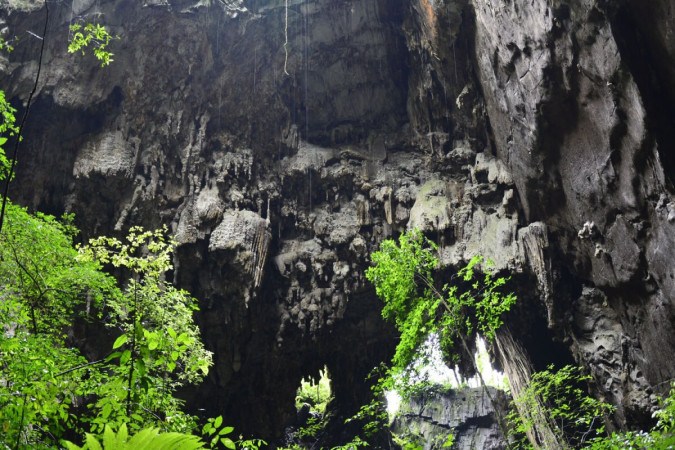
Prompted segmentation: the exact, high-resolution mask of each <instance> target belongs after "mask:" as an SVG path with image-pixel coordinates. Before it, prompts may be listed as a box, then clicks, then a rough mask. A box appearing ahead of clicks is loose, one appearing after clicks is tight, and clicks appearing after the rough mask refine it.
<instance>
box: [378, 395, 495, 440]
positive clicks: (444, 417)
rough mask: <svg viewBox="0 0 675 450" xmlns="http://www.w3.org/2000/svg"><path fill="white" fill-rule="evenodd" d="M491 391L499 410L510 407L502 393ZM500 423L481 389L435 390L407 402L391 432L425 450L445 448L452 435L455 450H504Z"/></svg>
mask: <svg viewBox="0 0 675 450" xmlns="http://www.w3.org/2000/svg"><path fill="white" fill-rule="evenodd" d="M488 389H489V390H490V396H492V398H493V399H495V401H496V404H497V405H498V406H499V407H500V408H501V407H505V406H506V405H507V397H506V395H505V394H504V393H503V392H501V391H498V390H497V389H495V388H491V387H490V388H488ZM504 411H505V410H504ZM504 411H501V414H503V413H504ZM497 423H498V422H497V419H496V416H495V411H494V407H493V405H492V403H491V402H490V400H489V396H488V395H486V393H485V391H484V390H483V389H482V388H469V387H464V388H458V389H444V388H442V387H436V388H431V389H429V390H427V391H426V392H423V393H419V394H415V395H413V396H412V397H411V398H410V399H409V400H407V401H404V402H403V403H402V405H401V409H400V410H399V412H398V413H397V414H396V417H395V419H394V421H393V423H392V426H391V428H392V431H393V432H394V433H399V434H400V435H401V436H402V437H404V438H405V439H407V440H409V441H412V442H417V443H419V444H420V445H422V448H424V450H436V449H441V448H444V447H443V444H445V443H446V440H447V437H448V435H449V434H452V435H453V436H454V441H453V442H454V445H453V447H452V448H457V449H461V450H473V449H483V450H501V449H505V448H507V446H506V442H505V441H504V438H503V436H502V433H501V432H500V431H499V426H498V424H497ZM445 448H447V447H445Z"/></svg>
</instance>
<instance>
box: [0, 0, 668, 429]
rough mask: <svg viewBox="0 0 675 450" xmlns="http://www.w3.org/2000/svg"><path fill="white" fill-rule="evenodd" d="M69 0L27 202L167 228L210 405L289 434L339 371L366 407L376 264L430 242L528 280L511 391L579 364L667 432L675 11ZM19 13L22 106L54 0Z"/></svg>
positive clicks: (629, 410) (427, 0)
mask: <svg viewBox="0 0 675 450" xmlns="http://www.w3.org/2000/svg"><path fill="white" fill-rule="evenodd" d="M47 5H48V7H49V22H48V27H47V28H48V33H47V35H46V36H45V39H46V41H45V43H46V46H45V54H44V58H43V63H42V75H41V78H40V82H39V85H38V91H37V93H36V96H35V98H34V103H33V105H32V107H31V110H30V119H29V124H28V128H27V130H26V133H25V140H24V143H23V145H22V150H21V154H20V155H19V166H18V173H17V178H16V180H15V181H14V183H13V185H12V189H11V197H12V198H13V199H14V200H15V201H18V202H20V203H23V204H26V205H28V206H30V207H31V208H35V209H40V210H43V211H47V212H52V213H60V212H62V211H71V212H74V213H75V214H76V217H77V224H78V225H79V226H80V227H81V228H82V230H83V232H84V235H85V236H92V235H96V234H103V233H115V232H118V231H121V230H124V229H126V228H128V227H129V226H131V225H143V226H146V227H157V226H159V225H160V224H168V225H169V226H170V228H171V230H172V231H173V232H174V233H175V235H176V239H177V240H178V242H179V243H180V247H179V250H178V254H177V256H176V271H175V274H174V278H175V281H176V283H177V284H178V285H179V286H180V287H183V288H186V289H189V290H190V291H191V292H192V293H193V294H194V295H195V296H197V297H198V298H199V299H200V301H201V311H200V313H199V321H200V325H201V327H202V330H203V333H204V338H205V341H206V343H207V345H208V346H209V348H210V349H212V350H213V351H214V352H215V368H214V370H213V371H212V374H211V375H210V377H209V380H208V382H207V383H205V384H204V385H203V386H201V387H199V388H198V389H196V390H195V391H193V392H186V393H185V395H186V396H188V397H189V398H190V404H191V405H192V406H193V407H195V408H207V409H209V411H208V412H209V413H224V414H225V415H227V416H228V417H230V418H231V421H232V423H233V424H234V425H236V426H238V427H239V428H240V429H242V430H243V431H249V432H255V433H256V434H257V435H261V436H264V437H272V438H273V437H279V436H280V433H281V431H282V429H283V427H284V426H285V425H286V424H288V423H290V422H291V421H292V417H293V415H294V407H293V397H294V394H295V389H296V388H297V386H298V384H299V380H300V378H301V377H302V376H304V375H309V374H318V371H319V369H320V368H322V367H323V366H324V364H325V365H327V367H328V369H329V371H330V373H331V376H332V379H333V381H334V386H333V389H334V392H335V395H336V403H335V408H336V410H337V411H339V412H340V414H343V415H348V414H351V413H352V412H353V411H354V409H355V408H356V407H357V405H358V404H359V401H360V400H361V399H362V398H363V396H364V395H365V393H367V389H368V388H367V386H366V385H365V383H364V382H363V379H364V377H365V375H366V374H367V373H368V371H369V370H370V368H372V367H373V365H375V364H376V363H377V362H379V361H382V360H385V359H387V358H388V357H389V356H390V352H391V349H392V347H393V342H394V336H393V332H392V330H391V329H390V328H389V327H388V326H387V325H386V324H384V323H382V321H381V319H380V318H379V312H378V306H379V305H378V303H377V301H376V299H375V296H374V293H373V292H372V288H370V287H369V286H368V284H367V283H366V282H365V279H364V277H363V272H364V269H365V268H366V267H367V264H368V255H369V254H370V253H371V252H372V251H373V250H374V249H376V248H377V245H378V243H379V242H380V241H381V240H382V239H384V238H387V237H390V236H395V235H396V234H397V233H399V232H400V231H402V230H404V229H406V228H408V227H413V226H415V227H418V228H420V229H422V230H424V231H425V232H426V233H427V234H428V235H429V236H431V237H433V238H434V239H436V240H437V241H438V242H439V245H440V247H441V256H442V259H443V261H444V262H445V264H446V265H447V266H448V270H451V269H452V267H456V266H457V265H460V264H461V263H462V262H464V261H466V260H468V259H469V258H470V257H471V256H473V255H474V254H476V253H480V254H483V255H485V256H488V257H490V258H491V259H493V260H494V261H495V264H496V266H497V268H498V269H500V270H503V271H505V272H506V271H508V272H510V273H513V274H514V279H513V280H514V281H513V286H514V289H515V290H517V291H518V293H519V295H520V297H521V301H520V306H519V311H517V312H516V313H515V314H513V317H511V318H510V319H509V330H510V332H509V333H507V334H508V336H506V335H505V336H502V337H501V338H500V340H499V341H498V344H499V345H498V346H497V347H498V351H497V354H498V356H499V357H500V361H501V364H502V366H503V367H504V369H505V370H506V371H507V373H508V374H509V376H510V378H511V382H512V384H514V385H516V386H518V385H522V383H524V382H526V378H527V374H528V373H529V372H530V371H531V370H534V369H537V368H541V367H543V366H545V365H546V364H548V363H550V362H556V361H567V360H572V359H573V360H575V361H576V362H577V363H579V364H581V365H582V366H584V367H586V368H588V370H589V371H590V372H591V373H592V375H593V377H594V380H595V386H594V389H595V393H596V394H597V395H598V396H601V397H603V398H605V399H606V400H608V401H611V402H612V403H613V404H615V405H616V406H617V408H618V409H617V414H616V423H615V425H617V426H625V425H629V426H636V425H642V424H644V423H646V422H648V421H649V418H650V413H651V410H652V408H653V407H654V405H655V403H654V401H655V395H656V394H663V393H664V392H666V391H667V389H668V386H669V381H670V380H671V379H673V378H674V377H675V362H674V360H673V359H672V358H664V357H662V356H663V355H670V354H673V352H674V351H675V333H673V325H672V324H673V317H672V314H673V312H672V299H673V298H675V273H674V272H673V270H674V269H673V267H672V261H673V260H674V257H675V246H673V245H672V241H673V236H674V229H673V227H674V226H675V224H674V222H675V200H674V198H673V194H674V192H673V187H672V179H671V178H672V173H673V164H674V163H675V158H674V157H673V155H672V152H670V151H668V150H667V149H668V148H669V146H671V145H672V142H673V140H674V139H673V137H674V136H673V133H674V132H673V130H675V127H674V126H673V123H672V122H673V120H675V111H674V109H675V106H674V105H675V101H673V100H675V73H674V72H675V69H673V68H674V67H675V64H673V63H674V62H675V39H673V37H672V35H673V28H674V21H675V18H674V10H675V3H674V2H673V0H651V1H649V2H645V1H642V0H620V1H614V2H608V1H605V0H583V1H581V0H577V1H562V0H529V1H523V0H501V1H496V0H411V1H403V0H359V1H356V0H288V2H283V1H279V0H219V1H211V0H144V1H137V0H77V1H73V2H70V3H62V2H54V3H52V2H47ZM1 17H2V20H3V22H4V25H3V27H6V30H7V33H6V35H5V37H6V38H8V39H11V37H12V36H18V37H19V39H18V40H17V41H16V43H15V47H16V49H15V51H14V52H13V53H11V54H10V55H9V56H8V57H6V58H4V59H3V60H2V61H0V68H2V73H3V76H2V83H1V86H2V88H4V89H5V90H6V91H7V93H8V98H10V99H12V101H13V102H14V104H17V105H21V104H24V102H25V101H26V100H27V98H28V94H29V93H30V90H31V87H32V84H33V82H34V77H35V73H36V69H37V65H38V57H39V44H40V43H41V41H40V39H39V37H35V35H36V34H38V35H39V33H40V32H41V30H42V28H43V26H44V21H45V20H46V9H45V7H44V2H43V1H42V0H7V1H6V2H4V3H3V6H2V14H1ZM92 20H93V21H100V22H101V23H103V24H105V25H106V26H108V27H109V29H110V31H111V32H113V33H114V34H116V35H117V36H119V40H115V41H114V42H113V44H112V47H111V50H112V51H113V52H114V53H115V55H114V62H113V64H112V65H111V66H110V67H107V68H103V69H101V68H100V67H98V64H97V62H96V61H95V60H94V59H93V57H92V56H91V55H86V56H84V57H82V56H80V55H68V54H66V46H67V41H68V38H69V29H68V27H69V25H70V24H71V23H75V22H77V21H92ZM554 350H555V351H554Z"/></svg>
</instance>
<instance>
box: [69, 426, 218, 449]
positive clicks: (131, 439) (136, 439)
mask: <svg viewBox="0 0 675 450" xmlns="http://www.w3.org/2000/svg"><path fill="white" fill-rule="evenodd" d="M64 445H65V446H66V449H68V450H137V449H144V450H197V449H204V448H206V447H204V445H203V443H202V442H201V440H200V439H199V438H198V437H196V436H192V435H190V434H185V433H176V432H169V433H162V432H161V431H160V430H159V429H158V428H144V429H142V430H140V431H138V433H136V434H135V435H134V436H130V435H129V431H128V429H127V426H126V424H122V425H121V426H120V428H119V430H118V432H117V433H115V432H114V431H113V430H112V428H110V426H107V425H106V426H105V428H104V430H103V435H102V438H101V439H100V440H99V439H98V438H97V437H96V436H95V435H93V434H89V433H87V435H86V438H85V444H84V445H83V446H82V447H79V446H77V445H75V444H73V443H72V442H68V441H65V442H64Z"/></svg>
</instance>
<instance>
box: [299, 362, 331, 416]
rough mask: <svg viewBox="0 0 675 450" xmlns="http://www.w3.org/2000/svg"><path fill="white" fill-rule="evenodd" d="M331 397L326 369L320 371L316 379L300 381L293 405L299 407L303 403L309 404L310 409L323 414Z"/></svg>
mask: <svg viewBox="0 0 675 450" xmlns="http://www.w3.org/2000/svg"><path fill="white" fill-rule="evenodd" d="M330 399H331V389H330V378H329V377H328V370H327V369H325V368H324V369H323V370H321V371H320V377H319V380H318V381H316V382H315V381H314V380H312V379H310V380H305V379H304V378H303V379H302V380H301V381H300V388H298V394H297V396H296V397H295V407H296V408H297V409H300V407H301V406H302V405H303V403H306V404H308V405H309V406H310V411H312V412H314V413H317V414H323V413H324V412H325V411H326V405H328V402H329V401H330Z"/></svg>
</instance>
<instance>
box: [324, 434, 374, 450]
mask: <svg viewBox="0 0 675 450" xmlns="http://www.w3.org/2000/svg"><path fill="white" fill-rule="evenodd" d="M365 447H370V445H369V444H368V442H366V441H364V440H363V439H361V438H360V437H358V436H356V437H355V438H354V439H352V440H351V441H350V442H348V443H346V444H344V445H338V446H337V447H332V448H331V449H330V450H358V449H360V448H365Z"/></svg>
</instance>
